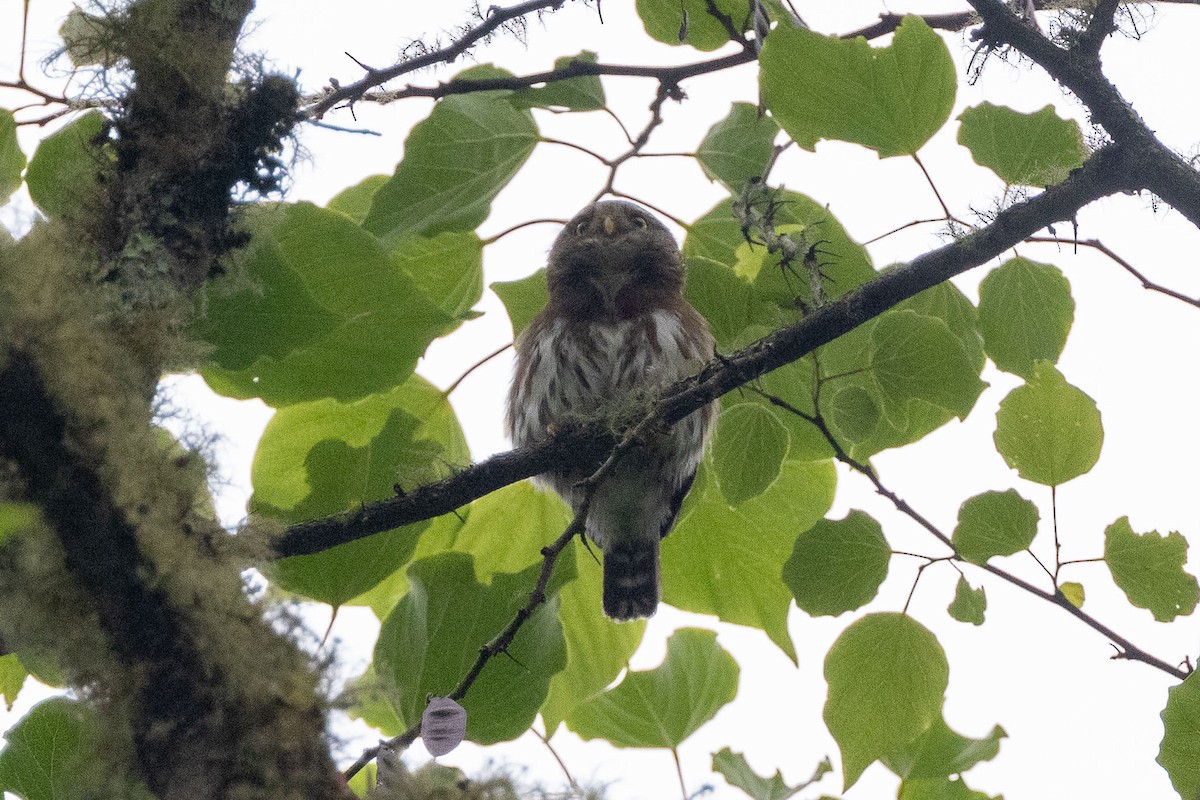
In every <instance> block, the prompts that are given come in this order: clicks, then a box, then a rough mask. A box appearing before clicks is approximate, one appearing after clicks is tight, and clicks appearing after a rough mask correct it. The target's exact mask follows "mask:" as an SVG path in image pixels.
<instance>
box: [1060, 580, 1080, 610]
mask: <svg viewBox="0 0 1200 800" xmlns="http://www.w3.org/2000/svg"><path fill="white" fill-rule="evenodd" d="M1058 591H1060V592H1062V596H1063V597H1065V598H1067V601H1068V602H1069V603H1070V604H1071V605H1073V606H1075V607H1076V608H1083V601H1084V599H1085V595H1084V591H1083V584H1082V583H1075V582H1073V581H1068V582H1067V583H1061V584H1059V586H1058Z"/></svg>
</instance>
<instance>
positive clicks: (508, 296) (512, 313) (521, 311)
mask: <svg viewBox="0 0 1200 800" xmlns="http://www.w3.org/2000/svg"><path fill="white" fill-rule="evenodd" d="M489 286H490V287H491V290H492V291H493V292H495V293H496V294H497V295H498V296H499V297H500V301H501V302H502V303H504V308H505V309H506V310H507V311H508V318H509V320H510V321H511V322H512V328H513V341H516V339H517V337H518V336H520V335H521V331H523V330H525V326H526V325H528V324H529V323H530V322H532V321H533V318H534V317H536V316H537V315H538V314H540V313H541V311H542V309H543V308H545V307H546V301H547V300H548V299H549V297H550V294H549V291H548V290H547V289H546V270H545V269H539V270H538V271H537V272H535V273H533V274H532V275H530V276H529V277H528V278H521V279H520V280H517V281H497V282H495V283H492V284H489Z"/></svg>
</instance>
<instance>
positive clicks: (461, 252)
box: [392, 233, 483, 320]
mask: <svg viewBox="0 0 1200 800" xmlns="http://www.w3.org/2000/svg"><path fill="white" fill-rule="evenodd" d="M392 258H394V259H395V261H396V263H397V264H398V265H399V266H400V268H401V269H403V270H404V272H405V274H406V275H408V276H409V277H410V278H412V280H413V283H414V284H416V286H417V288H418V289H420V291H421V293H422V294H423V295H424V296H425V297H427V298H429V299H430V300H431V301H433V304H434V305H436V306H437V307H438V308H440V309H441V310H442V311H443V312H444V313H445V314H446V316H448V317H450V318H451V319H459V320H461V319H469V318H470V317H471V316H472V314H471V308H472V307H473V306H474V305H475V304H476V303H478V302H479V298H481V297H483V242H481V241H480V240H479V237H478V236H476V235H475V234H474V233H440V234H438V235H437V236H435V237H433V238H432V239H428V238H425V237H422V236H413V237H411V238H408V239H404V240H402V241H401V242H400V243H399V244H398V245H397V246H396V249H395V250H393V251H392Z"/></svg>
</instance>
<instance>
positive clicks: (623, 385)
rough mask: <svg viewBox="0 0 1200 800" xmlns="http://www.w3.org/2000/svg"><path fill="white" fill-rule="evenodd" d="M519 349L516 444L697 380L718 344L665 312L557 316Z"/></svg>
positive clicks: (513, 409)
mask: <svg viewBox="0 0 1200 800" xmlns="http://www.w3.org/2000/svg"><path fill="white" fill-rule="evenodd" d="M532 328H533V326H531V330H530V331H528V332H527V336H525V337H523V338H522V340H521V342H520V343H519V344H518V352H517V371H516V374H515V376H514V379H513V387H512V394H511V396H510V398H509V426H510V434H511V435H512V437H513V444H515V445H517V446H520V445H522V444H525V443H529V442H532V441H534V440H536V439H540V438H542V437H543V436H544V435H545V431H546V429H547V426H549V425H552V424H554V423H555V422H560V421H564V420H566V419H572V420H574V421H586V420H590V419H596V418H599V417H601V416H603V415H604V413H605V411H606V410H607V409H609V408H612V407H613V406H614V405H615V404H619V403H627V402H631V401H635V400H636V399H637V397H638V395H640V394H643V393H645V392H647V391H650V390H653V389H656V388H658V387H661V386H664V385H667V384H670V383H674V382H675V381H677V380H679V379H681V378H685V377H687V376H689V375H692V374H695V373H696V372H697V371H698V370H699V369H700V367H701V366H702V365H703V364H704V362H705V361H706V360H707V359H708V357H709V356H710V355H711V339H710V338H708V333H707V331H702V333H703V337H700V338H698V337H697V336H696V334H695V333H694V332H692V331H689V330H688V327H687V326H686V325H685V324H684V321H683V319H682V318H681V316H680V315H678V314H676V313H674V312H673V311H669V310H665V309H660V310H656V311H653V312H651V313H648V314H643V315H640V316H638V317H634V318H630V319H617V320H607V321H602V320H588V321H571V320H566V319H563V318H561V317H560V318H554V319H553V320H552V321H550V322H549V323H548V324H546V325H544V326H539V327H538V328H536V329H532Z"/></svg>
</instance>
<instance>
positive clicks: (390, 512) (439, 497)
mask: <svg viewBox="0 0 1200 800" xmlns="http://www.w3.org/2000/svg"><path fill="white" fill-rule="evenodd" d="M1137 179H1138V171H1137V169H1136V168H1135V162H1134V160H1133V159H1132V158H1130V157H1129V156H1128V155H1126V154H1125V153H1124V152H1123V151H1122V150H1121V149H1120V148H1117V147H1113V146H1110V147H1107V148H1105V149H1103V150H1100V151H1098V152H1097V153H1095V154H1094V155H1093V156H1092V157H1091V158H1089V159H1088V161H1087V163H1085V164H1084V165H1083V166H1082V167H1081V168H1079V169H1077V170H1076V171H1075V172H1073V173H1072V174H1071V176H1070V177H1068V178H1067V179H1066V180H1065V181H1063V182H1062V183H1061V184H1058V185H1057V186H1052V187H1050V188H1049V189H1047V190H1046V191H1044V192H1042V193H1041V194H1039V195H1036V196H1034V197H1032V198H1030V199H1029V200H1026V201H1024V202H1022V203H1018V204H1016V205H1014V206H1010V207H1009V208H1007V209H1005V210H1004V211H1002V212H1000V214H999V215H998V216H997V217H996V219H995V221H994V222H993V223H992V224H991V225H989V226H987V227H986V228H982V229H980V230H978V231H975V232H973V233H971V234H968V235H967V236H964V237H963V238H961V239H959V240H958V241H956V242H953V243H951V244H948V245H945V246H943V247H941V248H939V249H937V250H934V251H932V252H930V253H927V254H925V255H923V256H920V257H919V258H916V259H914V260H913V261H911V262H910V263H908V264H906V265H903V266H900V267H897V268H894V269H890V270H887V271H886V272H884V273H882V274H880V276H879V277H878V278H876V279H875V280H873V281H871V282H869V283H867V284H864V285H863V286H860V287H859V288H858V289H856V290H854V291H852V292H850V293H848V294H846V295H844V296H843V297H841V298H839V299H838V300H836V301H834V302H831V303H829V304H828V305H825V306H823V307H821V308H820V309H818V310H817V311H815V312H814V313H813V314H811V315H810V316H808V317H806V318H805V319H803V320H801V321H800V322H798V323H796V324H794V325H791V326H788V327H786V328H782V329H780V330H777V331H775V332H774V333H772V334H771V335H769V336H767V337H766V338H764V339H762V340H760V341H758V342H756V343H754V344H753V345H751V346H749V347H747V348H745V349H744V350H740V351H738V352H736V353H733V354H731V355H729V356H724V357H721V358H719V359H716V360H714V361H712V362H710V363H709V364H708V366H707V367H705V369H704V370H703V371H702V372H701V373H700V375H699V376H697V377H694V378H691V379H688V380H685V381H680V382H679V383H676V384H674V385H673V386H670V387H668V388H667V389H666V390H665V391H664V393H663V396H662V398H661V400H660V401H659V402H658V403H657V405H656V406H655V408H654V410H653V411H652V412H651V414H652V416H653V418H654V419H655V420H656V421H657V422H658V423H661V424H664V425H672V424H674V423H676V422H678V421H679V420H681V419H683V418H684V417H685V416H687V415H688V414H690V413H692V412H693V411H695V410H696V409H698V408H700V407H701V406H703V405H705V404H706V403H708V402H710V401H712V400H715V399H716V398H718V397H720V396H721V395H723V394H725V393H726V392H728V391H730V390H731V389H734V388H736V387H738V386H741V385H742V384H745V383H747V382H749V381H751V380H753V379H754V378H756V377H758V376H759V375H762V374H764V373H766V372H770V371H771V370H773V369H776V368H778V367H781V366H783V365H784V364H787V363H790V362H792V361H796V360H798V359H800V358H802V357H804V356H805V355H807V354H808V353H810V352H811V351H812V350H814V349H815V348H817V347H820V346H821V345H823V344H828V343H829V342H831V341H833V340H834V339H836V338H837V337H838V336H841V335H842V334H843V333H846V332H848V331H850V330H853V329H854V328H856V327H858V326H859V325H861V324H862V323H864V322H866V321H867V320H869V319H872V318H873V317H876V316H878V315H879V314H881V313H883V312H884V311H886V310H887V309H889V308H891V307H892V306H894V305H896V304H897V303H899V302H901V301H903V300H905V299H907V298H909V297H912V296H913V295H915V294H917V293H919V292H922V291H924V290H925V289H928V288H930V287H932V286H936V285H937V284H939V283H941V282H942V281H945V280H947V279H948V278H951V277H953V276H955V275H958V274H960V273H962V272H965V271H966V270H968V269H971V268H972V267H975V266H978V265H979V264H982V263H984V262H986V261H987V260H988V259H991V258H994V257H995V256H998V255H1000V254H1001V253H1003V252H1004V251H1005V250H1007V249H1008V248H1010V247H1012V246H1013V245H1015V244H1018V243H1020V242H1021V241H1023V240H1024V239H1026V238H1027V237H1029V236H1031V235H1032V234H1034V233H1035V232H1036V231H1038V230H1041V229H1042V228H1044V227H1046V226H1047V225H1050V224H1052V223H1054V222H1059V221H1062V220H1068V219H1072V218H1073V217H1074V216H1075V214H1076V213H1077V212H1078V211H1079V209H1080V208H1082V207H1083V206H1085V205H1087V204H1088V203H1090V202H1092V201H1094V200H1097V199H1099V198H1101V197H1105V196H1107V195H1109V194H1113V193H1115V192H1118V191H1124V190H1130V189H1134V188H1137ZM615 443H616V440H615V438H614V437H613V436H612V434H611V432H609V431H608V430H607V429H606V428H605V427H604V426H603V425H597V426H593V427H590V428H586V429H584V430H580V431H572V432H569V433H565V434H562V435H560V436H559V437H557V438H555V439H554V440H552V441H550V442H547V443H546V444H543V445H539V446H537V447H530V448H523V449H521V450H513V451H511V452H508V453H503V454H501V455H497V456H493V457H492V458H490V459H488V460H487V461H484V462H482V463H480V464H477V465H475V466H473V467H470V468H468V469H466V470H463V471H462V472H460V473H458V474H456V475H453V476H451V477H449V478H447V479H445V480H443V481H440V482H438V483H434V484H430V485H427V486H423V487H421V488H419V489H416V490H414V491H412V492H409V493H408V494H407V495H405V496H404V497H397V498H393V499H389V500H382V501H378V502H375V503H369V504H367V505H365V506H364V507H363V508H362V509H360V510H358V511H355V512H349V513H344V514H339V515H335V516H331V517H325V518H323V519H318V520H312V521H310V522H301V523H298V524H296V525H292V526H291V527H289V528H288V529H287V530H286V531H284V533H283V534H282V535H281V536H280V537H279V538H278V539H277V540H276V541H275V542H274V550H275V554H276V555H277V556H279V557H284V556H295V555H307V554H311V553H318V552H321V551H323V550H327V549H329V548H330V547H335V546H337V545H339V544H345V543H346V542H351V541H355V540H356V539H361V538H363V537H364V536H369V535H371V534H373V533H380V532H382V531H386V530H391V529H392V528H395V527H398V526H399V525H404V524H407V523H411V522H418V521H420V520H423V519H430V518H432V517H436V516H440V515H442V514H447V513H450V512H451V511H453V510H455V509H456V508H458V507H459V506H462V505H465V504H466V503H469V502H470V501H472V500H475V499H477V498H479V497H483V496H484V495H486V494H488V493H490V492H493V491H495V490H496V489H499V488H501V487H503V486H506V485H508V484H510V483H514V482H515V481H519V480H521V479H523V478H528V477H531V476H533V475H538V474H541V473H543V472H548V471H550V470H552V469H556V468H562V467H564V466H566V465H569V464H576V463H586V462H587V461H595V460H597V459H603V458H604V456H605V454H606V453H608V452H609V451H610V450H611V448H612V447H613V445H614V444H615Z"/></svg>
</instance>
